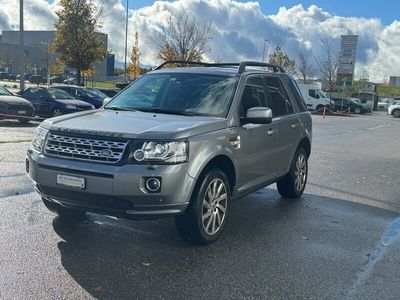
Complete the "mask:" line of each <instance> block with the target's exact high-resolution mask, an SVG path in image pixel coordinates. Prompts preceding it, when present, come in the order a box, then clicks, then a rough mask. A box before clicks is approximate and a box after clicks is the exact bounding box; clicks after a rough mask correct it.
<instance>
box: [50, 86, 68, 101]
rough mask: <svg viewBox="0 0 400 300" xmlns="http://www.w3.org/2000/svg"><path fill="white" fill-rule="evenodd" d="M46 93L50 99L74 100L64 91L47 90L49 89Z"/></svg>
mask: <svg viewBox="0 0 400 300" xmlns="http://www.w3.org/2000/svg"><path fill="white" fill-rule="evenodd" d="M47 92H48V93H49V95H50V97H51V98H53V99H74V98H73V97H72V96H70V95H69V94H68V93H67V92H66V91H63V90H60V89H55V88H49V89H47Z"/></svg>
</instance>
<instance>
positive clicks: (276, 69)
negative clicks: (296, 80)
mask: <svg viewBox="0 0 400 300" xmlns="http://www.w3.org/2000/svg"><path fill="white" fill-rule="evenodd" d="M247 66H249V67H267V68H272V69H273V70H274V73H279V72H281V73H285V70H284V69H283V68H282V67H281V66H278V65H272V64H268V63H261V62H257V61H242V62H241V63H240V66H239V71H238V73H243V72H245V71H246V67H247Z"/></svg>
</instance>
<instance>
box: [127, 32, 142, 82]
mask: <svg viewBox="0 0 400 300" xmlns="http://www.w3.org/2000/svg"><path fill="white" fill-rule="evenodd" d="M140 54H141V53H140V50H139V33H137V32H136V33H135V43H134V45H133V48H132V53H131V61H130V63H129V65H128V77H129V78H130V79H136V78H137V77H139V76H140V74H141V72H140V66H139V59H140Z"/></svg>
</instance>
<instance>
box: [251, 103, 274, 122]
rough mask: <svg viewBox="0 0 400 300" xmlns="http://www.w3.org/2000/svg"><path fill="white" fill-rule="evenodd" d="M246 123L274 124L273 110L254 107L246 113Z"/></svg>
mask: <svg viewBox="0 0 400 300" xmlns="http://www.w3.org/2000/svg"><path fill="white" fill-rule="evenodd" d="M245 121H246V123H253V124H270V123H271V122H272V110H271V109H270V108H268V107H252V108H249V109H248V110H247V112H246V118H245Z"/></svg>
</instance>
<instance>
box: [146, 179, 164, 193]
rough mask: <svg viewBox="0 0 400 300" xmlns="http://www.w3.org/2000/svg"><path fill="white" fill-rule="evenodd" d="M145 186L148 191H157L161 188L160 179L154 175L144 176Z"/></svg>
mask: <svg viewBox="0 0 400 300" xmlns="http://www.w3.org/2000/svg"><path fill="white" fill-rule="evenodd" d="M145 187H146V190H147V191H148V192H150V193H158V192H159V191H160V190H161V180H160V179H159V178H156V177H150V178H146V179H145Z"/></svg>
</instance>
